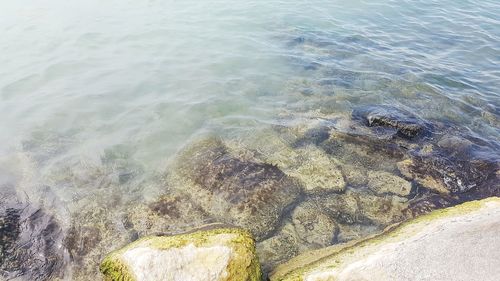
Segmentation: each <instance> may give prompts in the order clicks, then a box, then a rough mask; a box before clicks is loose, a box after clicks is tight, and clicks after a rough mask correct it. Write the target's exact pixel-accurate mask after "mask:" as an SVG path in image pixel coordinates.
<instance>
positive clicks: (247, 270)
mask: <svg viewBox="0 0 500 281" xmlns="http://www.w3.org/2000/svg"><path fill="white" fill-rule="evenodd" d="M100 270H101V272H102V273H103V274H104V276H105V278H106V280H117V281H118V280H143V281H146V280H152V281H154V280H193V281H196V280H199V281H205V280H206V281H230V280H234V281H260V280H261V279H260V278H261V271H260V265H259V261H258V259H257V256H256V254H255V242H254V240H253V238H252V237H251V235H250V234H249V233H248V232H246V231H244V230H241V229H237V228H215V229H209V230H199V231H195V232H193V233H188V234H181V235H175V236H150V237H144V238H141V239H139V240H137V241H135V242H133V243H131V244H129V245H127V246H126V247H124V248H122V249H120V250H117V251H115V252H112V253H111V254H109V255H108V256H107V257H106V258H105V259H104V260H103V262H102V263H101V266H100Z"/></svg>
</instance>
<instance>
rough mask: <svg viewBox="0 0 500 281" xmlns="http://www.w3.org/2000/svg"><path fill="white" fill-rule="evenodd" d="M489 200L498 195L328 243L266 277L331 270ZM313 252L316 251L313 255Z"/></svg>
mask: <svg viewBox="0 0 500 281" xmlns="http://www.w3.org/2000/svg"><path fill="white" fill-rule="evenodd" d="M489 202H498V203H500V198H499V197H491V198H487V199H483V200H479V201H471V202H466V203H463V204H461V205H458V206H455V207H451V208H447V209H441V210H436V211H433V212H431V213H429V214H427V215H424V216H421V217H419V218H416V219H414V220H411V221H406V222H403V223H400V224H395V225H392V226H389V227H388V228H386V230H385V231H384V232H383V233H382V234H378V235H375V236H371V237H368V238H366V239H363V240H360V241H357V242H352V243H347V244H345V245H338V246H332V247H329V248H326V249H321V250H319V251H313V252H311V253H306V254H303V255H301V256H298V257H296V258H294V259H292V260H291V261H289V262H287V263H285V264H283V265H281V266H279V267H278V268H277V269H276V270H275V271H274V272H273V273H272V274H271V277H270V280H271V281H302V280H304V277H305V276H306V275H307V274H308V273H311V272H313V271H322V270H331V269H334V268H338V267H339V266H341V265H342V264H343V262H344V260H345V259H346V257H348V256H350V255H352V254H353V253H356V252H357V251H359V250H361V249H363V248H367V247H373V246H377V245H380V244H382V243H384V242H385V241H387V240H388V239H398V240H402V239H404V238H407V237H409V236H411V235H412V234H414V233H416V232H417V231H418V230H420V229H421V228H423V227H425V226H426V225H427V224H428V223H430V222H432V221H436V220H439V219H443V218H450V217H456V216H460V215H463V214H467V213H470V212H474V211H477V210H479V209H481V208H482V207H484V206H485V205H486V204H488V203H489ZM316 252H317V254H315V253H316Z"/></svg>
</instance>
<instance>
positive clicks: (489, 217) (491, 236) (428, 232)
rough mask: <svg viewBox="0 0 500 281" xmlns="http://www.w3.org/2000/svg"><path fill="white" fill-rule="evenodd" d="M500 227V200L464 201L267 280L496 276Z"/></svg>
mask: <svg viewBox="0 0 500 281" xmlns="http://www.w3.org/2000/svg"><path fill="white" fill-rule="evenodd" d="M499 231H500V198H498V197H494V198H489V199H484V200H481V201H474V202H468V203H464V204H462V205H459V206H456V207H452V208H448V209H443V210H439V211H434V212H433V213H430V214H429V215H426V216H422V217H419V218H417V219H415V220H413V221H409V222H405V223H403V224H401V225H398V226H393V227H391V228H389V229H388V230H387V232H386V233H383V234H381V235H377V236H373V237H370V238H368V239H365V240H363V241H358V242H353V243H348V244H346V245H339V246H335V247H330V248H326V249H322V250H319V251H317V254H314V253H315V252H312V253H308V254H307V255H304V257H303V258H302V257H301V256H298V257H296V258H294V259H293V260H291V261H290V262H288V263H287V264H284V265H281V266H280V267H278V268H277V270H275V272H273V274H272V275H271V278H270V280H272V281H278V280H280V281H292V280H293V281H299V280H306V281H326V280H335V281H348V280H358V281H359V280H389V281H390V280H410V281H411V280H481V281H482V280H486V281H487V280H491V281H493V280H499V279H500V267H498V261H499V260H500V238H499V237H498V232H499ZM328 252H329V254H328ZM290 266H292V267H293V268H290Z"/></svg>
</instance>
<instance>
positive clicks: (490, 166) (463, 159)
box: [398, 149, 500, 194]
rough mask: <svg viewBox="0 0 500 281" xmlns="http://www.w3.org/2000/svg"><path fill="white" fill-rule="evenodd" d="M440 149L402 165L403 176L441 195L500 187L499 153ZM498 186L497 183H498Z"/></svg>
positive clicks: (418, 156) (412, 158)
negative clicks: (499, 184) (460, 151)
mask: <svg viewBox="0 0 500 281" xmlns="http://www.w3.org/2000/svg"><path fill="white" fill-rule="evenodd" d="M484 154H485V153H484V152H479V153H474V152H472V151H469V152H462V153H459V152H458V151H456V150H453V151H449V150H446V149H437V150H435V151H433V152H432V153H430V154H424V155H422V154H420V153H418V152H417V153H413V154H412V155H411V158H410V159H408V160H405V161H402V162H400V163H398V168H399V170H400V172H401V173H402V174H403V175H404V176H406V177H408V178H411V179H414V180H415V181H417V182H418V183H419V184H421V185H422V186H424V187H426V188H428V189H431V190H434V191H436V192H438V193H443V194H446V193H452V194H455V193H465V192H468V191H475V192H481V189H482V187H485V186H486V185H488V187H487V188H490V189H491V186H489V185H491V184H493V185H498V181H496V179H497V178H498V171H499V170H500V167H499V163H500V162H499V159H500V158H497V156H496V153H495V152H493V151H490V154H489V156H488V157H482V156H483V155H484ZM495 182H496V183H495Z"/></svg>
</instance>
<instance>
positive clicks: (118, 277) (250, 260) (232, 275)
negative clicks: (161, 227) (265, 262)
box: [99, 227, 262, 281]
mask: <svg viewBox="0 0 500 281" xmlns="http://www.w3.org/2000/svg"><path fill="white" fill-rule="evenodd" d="M220 234H234V237H231V239H229V240H228V241H224V242H225V244H226V245H227V246H229V247H231V248H232V249H233V250H234V252H235V255H234V256H235V258H233V259H231V261H230V263H229V264H228V266H227V272H228V278H227V279H226V280H227V281H230V280H234V281H237V280H241V281H259V280H261V275H262V274H261V269H260V263H259V261H258V258H257V255H256V253H255V241H254V239H253V237H252V236H251V234H250V233H249V232H248V231H246V230H243V229H239V228H227V227H226V228H215V229H210V230H200V231H195V232H192V233H187V234H180V235H174V236H149V237H144V238H141V239H139V240H137V241H135V242H133V243H131V244H129V245H127V246H125V247H123V248H121V249H119V250H116V251H114V252H111V253H110V254H109V255H108V256H106V257H105V258H104V260H103V261H102V263H101V266H100V268H99V269H100V271H101V272H102V273H103V274H104V275H105V280H113V281H134V280H136V278H135V276H134V275H133V273H132V272H131V270H130V269H129V268H128V267H127V265H126V264H125V263H124V262H123V261H122V259H121V256H122V254H124V253H125V252H126V251H128V250H130V249H133V248H135V247H137V246H141V247H150V248H153V249H160V250H162V249H163V250H164V249H171V248H181V247H184V246H186V245H188V244H193V245H194V246H197V247H203V246H209V245H211V244H217V243H219V241H218V238H220V237H218V235H220Z"/></svg>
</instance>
